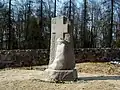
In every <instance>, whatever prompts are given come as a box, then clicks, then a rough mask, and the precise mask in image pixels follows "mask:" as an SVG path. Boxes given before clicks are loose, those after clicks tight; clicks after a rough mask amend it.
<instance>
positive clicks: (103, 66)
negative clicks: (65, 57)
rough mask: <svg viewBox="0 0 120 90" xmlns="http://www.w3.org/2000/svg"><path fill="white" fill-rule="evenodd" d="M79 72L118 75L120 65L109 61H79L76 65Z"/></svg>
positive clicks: (119, 73)
mask: <svg viewBox="0 0 120 90" xmlns="http://www.w3.org/2000/svg"><path fill="white" fill-rule="evenodd" d="M76 67H77V69H78V71H79V72H84V73H90V74H107V75H120V66H118V65H113V64H110V63H108V62H107V63H95V62H93V63H92V62H88V63H79V64H77V65H76Z"/></svg>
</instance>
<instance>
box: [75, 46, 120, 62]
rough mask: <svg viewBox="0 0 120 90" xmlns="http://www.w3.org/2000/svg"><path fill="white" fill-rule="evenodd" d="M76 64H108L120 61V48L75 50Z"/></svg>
mask: <svg viewBox="0 0 120 90" xmlns="http://www.w3.org/2000/svg"><path fill="white" fill-rule="evenodd" d="M75 57H76V62H87V61H92V62H94V61H95V62H96V61H99V62H103V61H104V62H105V61H106V62H107V61H114V60H116V61H119V60H120V48H84V49H83V48H80V49H76V50H75Z"/></svg>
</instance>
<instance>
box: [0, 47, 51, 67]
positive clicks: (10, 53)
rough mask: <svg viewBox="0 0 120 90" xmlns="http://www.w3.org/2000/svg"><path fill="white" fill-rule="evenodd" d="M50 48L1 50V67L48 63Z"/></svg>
mask: <svg viewBox="0 0 120 90" xmlns="http://www.w3.org/2000/svg"><path fill="white" fill-rule="evenodd" d="M48 53H49V51H48V50H43V49H40V50H0V68H4V67H21V66H33V65H43V64H48V60H49V54H48Z"/></svg>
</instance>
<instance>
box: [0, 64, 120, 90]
mask: <svg viewBox="0 0 120 90" xmlns="http://www.w3.org/2000/svg"><path fill="white" fill-rule="evenodd" d="M28 69H29V68H21V69H20V68H19V69H10V70H8V69H5V70H0V90H120V67H119V66H116V65H111V64H109V63H81V64H76V69H77V70H78V72H79V73H78V74H79V78H78V81H77V82H67V83H49V82H43V81H41V80H40V75H41V73H42V72H43V71H40V70H28Z"/></svg>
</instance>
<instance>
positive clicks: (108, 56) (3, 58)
mask: <svg viewBox="0 0 120 90" xmlns="http://www.w3.org/2000/svg"><path fill="white" fill-rule="evenodd" d="M75 57H76V62H86V61H111V60H120V49H119V48H116V49H110V48H86V49H83V48H80V49H75ZM48 62H49V51H48V50H45V49H37V50H0V68H4V67H21V66H33V65H43V64H48Z"/></svg>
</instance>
